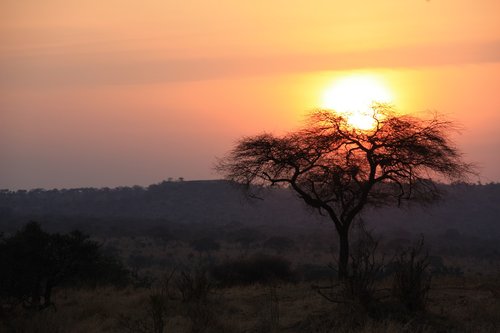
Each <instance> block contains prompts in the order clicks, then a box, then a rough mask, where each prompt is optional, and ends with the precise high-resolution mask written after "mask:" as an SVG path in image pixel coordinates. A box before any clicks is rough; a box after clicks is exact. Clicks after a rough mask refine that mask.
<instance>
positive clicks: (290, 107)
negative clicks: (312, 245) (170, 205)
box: [0, 0, 500, 189]
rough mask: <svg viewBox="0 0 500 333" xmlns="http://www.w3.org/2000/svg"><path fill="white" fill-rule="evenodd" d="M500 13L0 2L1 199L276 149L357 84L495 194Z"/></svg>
mask: <svg viewBox="0 0 500 333" xmlns="http://www.w3.org/2000/svg"><path fill="white" fill-rule="evenodd" d="M498 13H500V2H499V1H498V0H476V1H471V0H467V1H465V0H431V1H425V0H405V1H402V0H377V1H371V0H351V1H337V0H325V1H311V0H307V1H306V0H296V1H290V0H287V1H285V0H280V1H272V0H266V1H260V0H254V1H235V0H231V1H229V0H221V1H207V0H184V1H180V0H178V1H168V0H143V1H127V0H120V1H118V0H116V1H106V0H100V1H94V0H86V1H83V0H80V1H72V0H36V1H35V0H23V1H19V0H12V1H11V0H0V188H10V189H17V188H38V187H43V188H54V187H57V188H60V187H87V186H119V185H132V184H139V185H147V184H150V183H155V182H159V181H161V180H163V179H166V178H168V177H184V178H186V179H188V180H190V179H212V178H219V176H218V175H217V174H215V173H214V171H213V170H212V166H213V164H214V162H215V157H216V156H222V155H223V154H224V153H225V152H226V151H227V150H228V149H230V148H231V146H232V145H233V143H234V141H235V140H236V139H238V138H240V137H241V136H243V135H252V134H258V133H260V132H263V131H270V132H275V133H283V132H285V131H287V130H293V129H294V128H296V127H298V126H299V125H300V122H301V120H302V119H303V118H304V115H305V114H306V113H307V112H308V111H309V110H311V109H313V108H315V107H318V106H320V103H321V96H322V94H323V92H324V91H325V89H326V88H327V87H328V86H329V85H331V84H332V82H335V81H336V80H338V79H340V78H342V77H345V76H347V75H350V74H352V73H368V74H373V75H376V76H378V77H380V78H382V79H383V80H384V82H386V84H387V86H388V87H389V88H390V89H391V90H392V91H393V93H394V104H396V107H397V108H398V109H400V110H401V111H402V112H422V111H425V110H436V111H438V112H441V113H444V114H446V115H448V116H449V117H450V118H452V119H454V120H456V121H458V122H459V123H461V124H462V126H463V127H464V131H463V132H462V134H461V135H459V136H457V137H456V138H455V141H456V142H457V144H458V145H459V146H460V147H461V148H462V149H463V151H464V153H465V156H466V159H467V160H469V161H473V162H476V163H477V164H478V165H479V167H480V169H479V170H480V172H481V177H480V180H481V181H483V182H489V181H500V90H499V87H500V15H499V14H498Z"/></svg>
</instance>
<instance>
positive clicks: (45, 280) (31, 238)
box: [0, 222, 128, 309]
mask: <svg viewBox="0 0 500 333" xmlns="http://www.w3.org/2000/svg"><path fill="white" fill-rule="evenodd" d="M0 267H1V269H2V274H0V303H1V304H0V305H1V306H2V307H4V308H5V307H7V308H12V307H14V306H15V305H17V304H21V305H23V306H24V307H26V308H33V309H42V308H46V307H48V306H50V305H52V301H51V296H52V291H53V289H54V288H56V287H59V286H63V285H77V286H78V285H82V284H90V285H93V286H95V285H98V284H124V283H126V282H127V280H128V271H127V270H126V269H125V268H124V267H123V265H122V264H121V263H120V262H118V261H117V260H116V259H114V258H111V257H107V256H104V255H103V254H102V251H101V248H100V245H99V244H98V243H97V242H94V241H91V240H89V239H88V236H86V235H83V234H82V233H81V232H79V231H74V232H72V233H69V234H48V233H46V232H44V231H43V230H42V229H41V227H40V225H39V224H38V223H36V222H31V223H28V224H27V225H26V226H25V227H24V228H23V229H21V230H20V231H18V232H17V233H15V234H14V235H12V236H11V237H8V238H1V239H0Z"/></svg>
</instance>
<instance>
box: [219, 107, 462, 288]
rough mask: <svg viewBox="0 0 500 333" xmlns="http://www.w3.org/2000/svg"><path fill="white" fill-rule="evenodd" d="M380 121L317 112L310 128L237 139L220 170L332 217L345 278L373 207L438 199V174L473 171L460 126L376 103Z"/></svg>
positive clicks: (448, 175)
mask: <svg viewBox="0 0 500 333" xmlns="http://www.w3.org/2000/svg"><path fill="white" fill-rule="evenodd" d="M373 119H374V126H373V128H371V129H369V130H365V129H358V128H354V127H352V126H351V125H349V123H348V120H347V119H346V117H345V116H343V115H341V114H338V113H335V112H332V111H328V110H318V111H315V112H313V113H312V114H311V116H310V118H309V120H308V122H307V123H306V126H305V127H304V128H302V129H299V130H297V131H295V132H291V133H289V134H287V135H284V136H281V137H278V136H274V135H271V134H261V135H257V136H254V137H246V138H243V139H241V140H240V141H238V142H237V144H236V146H235V147H234V149H233V150H232V151H231V152H229V154H228V155H227V156H226V157H225V158H223V159H221V160H220V161H219V163H218V165H217V169H218V171H219V172H221V173H222V174H223V175H224V176H225V178H226V179H228V180H231V181H234V182H237V183H241V184H244V185H246V186H247V188H248V189H252V188H255V187H251V186H250V185H259V186H257V188H258V187H260V186H282V187H288V188H290V189H292V190H293V191H295V192H296V193H297V195H298V196H299V198H301V199H302V200H303V201H304V202H305V203H306V204H307V205H309V206H310V207H313V208H314V209H316V210H317V211H318V212H319V213H320V214H322V215H326V216H328V217H329V218H330V219H331V221H332V222H333V224H334V225H335V228H336V230H337V233H338V236H339V241H340V242H339V243H340V251H339V267H338V271H339V276H340V277H341V278H344V277H346V276H347V269H348V261H349V230H350V227H351V225H352V223H353V221H354V220H355V219H356V218H357V217H359V215H360V214H361V213H362V211H363V209H365V208H366V207H367V206H376V207H379V206H385V205H393V204H395V205H399V204H401V202H402V201H403V200H417V199H418V200H420V201H422V200H424V201H433V200H434V199H436V198H437V197H438V196H439V191H438V189H437V187H436V186H435V184H434V182H433V181H432V180H431V179H432V178H435V177H438V179H443V180H444V179H446V180H452V181H454V180H462V179H464V178H466V177H467V176H468V175H469V174H470V173H471V166H470V165H469V164H467V163H465V162H463V160H462V158H461V154H460V153H459V151H458V149H457V148H456V147H455V146H454V144H453V143H452V142H451V140H450V138H449V133H450V131H452V130H453V129H454V126H453V123H451V122H449V121H446V120H443V119H441V118H440V117H438V116H437V115H435V116H434V117H433V118H431V119H428V120H423V119H420V118H416V117H412V116H408V115H397V114H396V113H394V112H393V111H392V110H391V108H390V107H388V106H386V105H382V104H377V105H374V106H373Z"/></svg>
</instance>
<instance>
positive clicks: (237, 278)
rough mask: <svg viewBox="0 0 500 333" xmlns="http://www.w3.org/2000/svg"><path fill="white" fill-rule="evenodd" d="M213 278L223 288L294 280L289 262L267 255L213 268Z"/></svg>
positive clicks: (233, 261)
mask: <svg viewBox="0 0 500 333" xmlns="http://www.w3.org/2000/svg"><path fill="white" fill-rule="evenodd" d="M212 275H213V277H214V278H215V279H216V280H217V281H218V282H219V283H220V284H221V285H223V286H232V285H248V284H254V283H267V282H270V281H272V280H282V281H291V280H293V278H294V275H293V273H292V270H291V269H290V262H288V261H287V260H285V259H283V258H280V257H274V256H267V255H255V256H253V257H251V258H248V259H236V260H232V261H229V262H226V263H223V264H220V265H217V266H215V267H213V269H212Z"/></svg>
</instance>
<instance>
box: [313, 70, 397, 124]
mask: <svg viewBox="0 0 500 333" xmlns="http://www.w3.org/2000/svg"><path fill="white" fill-rule="evenodd" d="M392 101H393V96H392V93H391V91H390V90H389V89H388V88H387V86H386V85H385V84H384V82H383V81H382V80H381V79H378V78H377V77H375V76H371V75H360V74H358V75H351V76H347V77H344V78H342V79H340V80H337V81H336V82H334V83H333V84H332V85H331V86H330V87H329V88H327V89H326V90H325V91H324V93H323V100H322V107H323V108H325V109H331V110H334V111H335V112H339V113H341V114H343V115H345V116H346V118H347V122H348V123H349V125H350V126H352V127H354V128H357V129H360V130H369V129H372V128H373V127H374V126H375V120H374V119H373V112H374V110H373V108H372V106H373V105H374V103H391V102H392Z"/></svg>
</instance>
